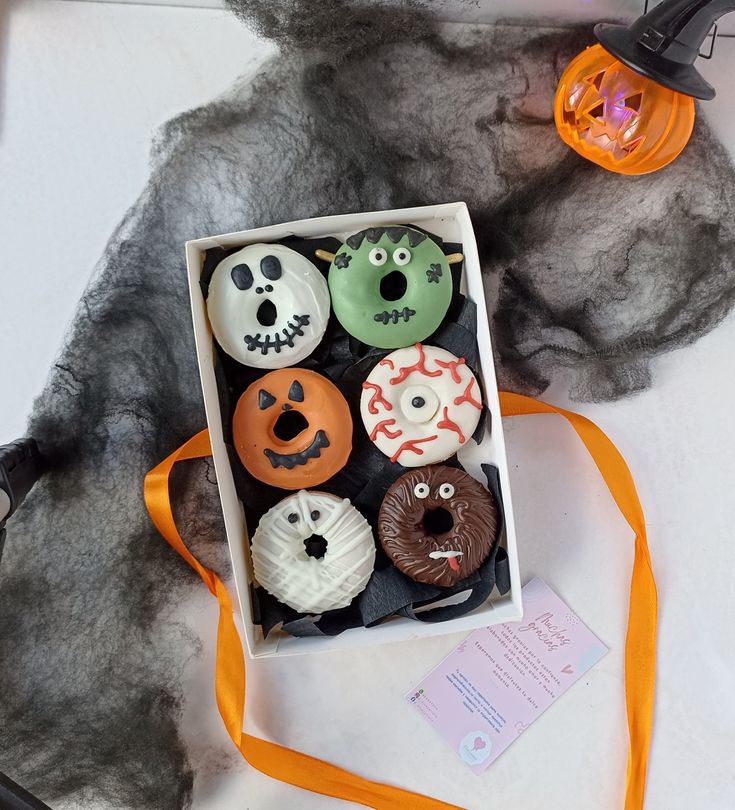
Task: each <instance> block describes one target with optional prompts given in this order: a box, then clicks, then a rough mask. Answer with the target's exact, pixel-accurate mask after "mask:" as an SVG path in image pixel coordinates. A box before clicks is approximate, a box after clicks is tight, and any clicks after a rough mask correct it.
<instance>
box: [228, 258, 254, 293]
mask: <svg viewBox="0 0 735 810" xmlns="http://www.w3.org/2000/svg"><path fill="white" fill-rule="evenodd" d="M230 276H231V277H232V280H233V282H234V283H235V286H236V287H237V289H238V290H249V289H250V288H251V287H252V286H253V274H252V273H251V272H250V268H249V267H248V266H247V265H246V264H236V265H235V266H234V267H233V268H232V270H230Z"/></svg>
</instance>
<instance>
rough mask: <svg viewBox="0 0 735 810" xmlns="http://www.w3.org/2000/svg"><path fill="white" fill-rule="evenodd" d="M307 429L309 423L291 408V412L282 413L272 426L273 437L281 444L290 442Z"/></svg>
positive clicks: (302, 415) (301, 414)
mask: <svg viewBox="0 0 735 810" xmlns="http://www.w3.org/2000/svg"><path fill="white" fill-rule="evenodd" d="M308 427H309V423H308V421H307V420H306V417H305V416H304V414H303V413H300V412H299V411H297V410H294V409H293V408H291V410H288V411H284V412H283V413H282V414H281V415H280V416H279V417H278V419H276V424H275V425H274V426H273V435H274V436H275V437H276V438H277V439H280V440H281V441H282V442H290V441H291V440H292V439H295V438H296V437H297V436H298V435H299V433H303V432H304V431H305V430H306V428H308Z"/></svg>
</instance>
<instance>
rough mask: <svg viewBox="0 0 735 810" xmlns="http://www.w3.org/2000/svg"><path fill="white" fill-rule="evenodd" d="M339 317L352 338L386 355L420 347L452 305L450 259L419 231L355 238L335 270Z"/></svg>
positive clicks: (380, 231)
mask: <svg viewBox="0 0 735 810" xmlns="http://www.w3.org/2000/svg"><path fill="white" fill-rule="evenodd" d="M329 291H330V293H331V296H332V307H333V308H334V314H335V315H336V316H337V319H338V320H339V322H340V323H341V324H342V326H343V327H344V328H345V330H346V331H347V332H349V334H350V335H352V336H353V337H355V338H357V339H358V340H361V341H362V342H363V343H367V344H369V345H370V346H377V347H379V348H381V349H397V348H400V347H403V346H411V345H412V344H414V343H420V342H421V341H422V340H425V339H426V338H427V337H428V336H429V335H430V334H431V333H432V332H434V331H435V330H436V329H437V328H438V327H439V324H440V323H441V322H442V319H443V318H444V316H445V315H446V314H447V309H449V304H450V302H451V299H452V275H451V272H450V270H449V264H448V263H447V258H446V256H445V255H444V254H443V253H442V251H441V249H440V248H439V246H438V245H437V244H436V242H434V241H433V240H432V239H430V238H429V237H428V236H427V235H426V234H425V233H422V232H421V231H419V230H416V229H415V228H407V227H404V226H397V225H396V226H387V227H376V228H366V229H365V230H364V231H360V232H359V233H356V234H353V235H352V236H350V238H349V239H347V241H346V242H345V243H344V244H343V245H342V247H341V248H340V249H339V250H338V251H337V253H336V254H335V257H334V260H333V261H332V265H331V267H330V268H329Z"/></svg>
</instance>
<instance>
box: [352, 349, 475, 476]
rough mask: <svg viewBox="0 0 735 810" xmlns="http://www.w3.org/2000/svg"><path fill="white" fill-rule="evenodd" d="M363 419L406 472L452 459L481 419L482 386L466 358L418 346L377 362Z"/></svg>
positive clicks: (363, 399)
mask: <svg viewBox="0 0 735 810" xmlns="http://www.w3.org/2000/svg"><path fill="white" fill-rule="evenodd" d="M362 389H363V390H362V397H361V398H360V415H361V416H362V421H363V424H364V425H365V429H366V430H367V432H368V436H369V437H370V439H371V440H372V441H373V442H375V445H376V447H377V448H378V450H380V451H381V452H382V453H384V454H385V455H386V456H388V458H390V460H391V461H394V462H398V463H399V464H402V465H403V466H404V467H419V466H421V465H424V464H435V463H436V462H438V461H445V460H446V459H448V458H449V457H450V456H453V455H454V454H455V453H456V452H457V451H458V450H459V449H460V448H461V447H462V445H463V444H464V443H465V442H466V441H467V440H468V439H469V438H470V437H471V436H472V434H473V433H474V431H475V428H476V427H477V423H478V421H479V420H480V416H481V414H482V400H481V393H480V385H479V383H478V382H477V380H476V379H475V375H474V374H473V373H472V372H471V371H470V370H469V368H467V365H466V363H465V361H464V358H462V357H455V356H454V355H453V354H452V353H451V352H448V351H446V350H445V349H440V348H438V347H437V346H425V345H422V344H421V343H417V344H416V345H415V346H409V347H407V348H405V349H397V350H396V351H394V352H391V353H390V354H389V355H387V356H386V357H384V358H383V359H382V360H380V361H379V362H378V364H377V365H376V366H375V367H374V368H373V370H372V371H371V372H370V374H369V375H368V378H367V380H365V382H364V383H363V384H362Z"/></svg>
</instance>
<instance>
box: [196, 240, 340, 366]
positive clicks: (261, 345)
mask: <svg viewBox="0 0 735 810" xmlns="http://www.w3.org/2000/svg"><path fill="white" fill-rule="evenodd" d="M207 312H208V314H209V322H210V324H211V325H212V332H213V333H214V336H215V337H216V338H217V341H218V342H219V344H220V346H222V348H223V349H224V350H225V351H226V352H227V354H229V355H230V356H231V357H234V358H235V360H238V361H239V362H240V363H243V365H246V366H253V367H254V368H283V367H285V366H291V365H294V364H295V363H299V362H300V361H301V360H303V359H304V358H305V357H308V356H309V355H310V354H311V353H312V352H313V351H314V349H315V348H316V347H317V345H318V344H319V341H320V340H321V339H322V336H323V335H324V331H325V330H326V328H327V321H328V320H329V288H328V287H327V282H326V281H325V279H324V276H323V275H322V274H321V273H320V272H319V270H318V269H317V268H316V267H315V266H314V265H313V264H312V263H311V262H310V261H309V260H308V259H307V258H305V257H304V256H302V255H301V254H300V253H296V251H294V250H291V249H290V248H287V247H284V246H283V245H265V244H258V245H248V246H247V247H244V248H243V249H242V250H238V251H237V253H233V254H232V255H231V256H228V257H227V258H226V259H224V260H223V261H221V262H220V263H219V264H218V265H217V267H216V268H215V270H214V273H213V274H212V279H211V281H210V282H209V295H208V297H207Z"/></svg>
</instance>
